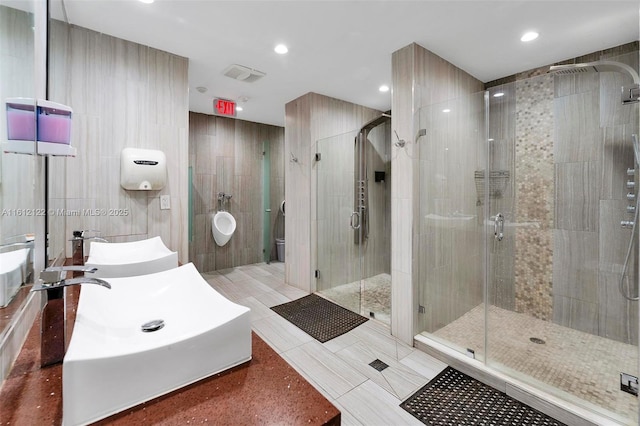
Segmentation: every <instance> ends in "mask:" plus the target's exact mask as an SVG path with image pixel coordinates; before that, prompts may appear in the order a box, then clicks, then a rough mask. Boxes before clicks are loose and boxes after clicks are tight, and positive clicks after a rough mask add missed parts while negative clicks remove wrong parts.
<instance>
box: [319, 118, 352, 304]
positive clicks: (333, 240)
mask: <svg viewBox="0 0 640 426" xmlns="http://www.w3.org/2000/svg"><path fill="white" fill-rule="evenodd" d="M357 135H358V133H357V131H352V132H348V133H344V134H341V135H337V136H333V137H330V138H326V139H320V140H318V141H317V142H316V153H317V155H318V156H317V159H316V161H315V165H314V168H315V170H316V177H317V180H316V185H317V186H316V190H317V198H316V229H317V257H316V258H317V271H318V272H317V278H316V291H317V292H318V293H319V294H320V295H322V296H324V297H326V298H328V299H330V300H332V301H333V302H335V303H337V304H339V305H340V306H343V307H345V308H347V309H349V310H351V311H353V312H357V313H360V304H361V303H360V299H361V277H362V272H361V271H362V256H361V251H360V250H361V245H359V244H355V241H356V239H357V238H358V237H359V235H360V232H361V230H362V226H360V225H361V223H360V221H359V217H358V216H359V214H358V212H356V211H355V209H354V199H355V188H356V186H355V185H354V182H355V180H356V174H355V171H354V164H355V152H354V141H355V138H356V136H357Z"/></svg>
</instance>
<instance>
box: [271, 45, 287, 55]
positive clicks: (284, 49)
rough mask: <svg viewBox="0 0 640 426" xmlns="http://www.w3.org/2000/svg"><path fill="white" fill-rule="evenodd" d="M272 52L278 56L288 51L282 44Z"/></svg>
mask: <svg viewBox="0 0 640 426" xmlns="http://www.w3.org/2000/svg"><path fill="white" fill-rule="evenodd" d="M273 50H274V51H275V52H276V53H278V54H280V55H284V54H285V53H287V52H288V51H289V48H288V47H287V46H285V45H284V44H279V45H277V46H276V47H275V48H274V49H273Z"/></svg>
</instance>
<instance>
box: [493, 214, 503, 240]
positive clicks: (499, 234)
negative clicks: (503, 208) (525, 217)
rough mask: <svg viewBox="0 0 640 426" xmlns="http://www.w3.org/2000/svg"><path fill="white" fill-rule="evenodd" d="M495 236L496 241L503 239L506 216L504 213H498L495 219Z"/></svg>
mask: <svg viewBox="0 0 640 426" xmlns="http://www.w3.org/2000/svg"><path fill="white" fill-rule="evenodd" d="M493 237H494V238H495V239H496V241H502V239H503V238H504V216H503V215H502V213H498V214H496V217H495V219H494V220H493Z"/></svg>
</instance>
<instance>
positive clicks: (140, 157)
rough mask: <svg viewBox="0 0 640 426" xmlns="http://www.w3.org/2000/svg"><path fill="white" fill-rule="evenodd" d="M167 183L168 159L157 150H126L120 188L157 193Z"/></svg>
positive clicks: (121, 159) (121, 170) (123, 155)
mask: <svg viewBox="0 0 640 426" xmlns="http://www.w3.org/2000/svg"><path fill="white" fill-rule="evenodd" d="M166 183H167V157H166V156H165V155H164V152H162V151H157V150H155V149H139V148H125V149H123V150H122V154H121V157H120V186H122V187H123V188H124V189H129V190H134V191H156V190H159V189H162V188H164V186H165V185H166Z"/></svg>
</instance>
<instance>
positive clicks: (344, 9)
mask: <svg viewBox="0 0 640 426" xmlns="http://www.w3.org/2000/svg"><path fill="white" fill-rule="evenodd" d="M64 6H65V8H66V14H67V17H68V22H69V23H71V24H75V25H79V26H82V27H86V28H90V29H93V30H95V31H99V32H103V33H106V34H110V35H113V36H116V37H120V38H123V39H126V40H131V41H134V42H137V43H141V44H144V45H147V46H151V47H154V48H157V49H161V50H165V51H168V52H172V53H174V54H177V55H181V56H184V57H187V58H189V98H190V99H189V104H190V110H191V111H196V112H203V113H209V114H211V113H212V110H213V105H212V99H213V98H214V97H222V98H227V99H232V100H237V99H238V98H240V97H243V96H246V97H247V98H249V100H248V101H247V102H245V103H244V104H242V106H243V107H244V111H242V112H239V113H238V118H241V119H244V120H250V121H256V122H261V123H268V124H274V125H279V126H282V125H284V105H285V104H286V103H287V102H289V101H291V100H293V99H295V98H297V97H299V96H302V95H304V94H305V93H308V92H316V93H321V94H324V95H328V96H332V97H335V98H339V99H343V100H346V101H350V102H354V103H357V104H361V105H365V106H368V107H371V108H376V109H379V110H388V109H390V108H391V93H390V92H387V93H380V92H379V91H378V87H379V86H380V85H381V84H387V85H391V54H392V53H393V52H394V51H396V50H398V49H400V48H402V47H404V46H406V45H408V44H410V43H412V42H416V43H418V44H420V45H422V46H424V47H425V48H427V49H429V50H430V51H432V52H434V53H436V54H438V55H440V56H441V57H443V58H444V59H446V60H447V61H449V62H451V63H453V64H455V65H456V66H458V67H459V68H462V69H463V70H465V71H467V72H468V73H469V74H471V75H473V76H475V77H476V78H478V79H479V80H481V81H483V82H487V81H491V80H494V79H497V78H500V77H505V76H508V75H511V74H514V73H516V72H519V71H524V70H527V69H531V68H534V67H538V66H543V65H547V64H551V63H554V62H558V61H561V60H564V59H567V58H572V57H576V56H579V55H582V54H585V53H590V52H593V51H597V50H601V49H605V48H608V47H612V46H617V45H620V44H623V43H628V42H631V41H635V40H638V39H639V36H638V33H639V2H638V1H637V0H636V1H575V0H574V1H543V0H538V1H518V0H511V1H479V0H477V1H452V0H449V1H398V0H388V1H373V0H361V1H330V0H325V1H306V0H299V1H251V2H250V1H242V0H236V1H217V0H209V1H206V0H200V1H192V0H156V1H155V3H153V4H143V3H141V2H139V1H137V0H64ZM52 15H53V16H54V17H55V18H57V19H63V15H62V8H61V3H60V0H57V1H56V2H54V5H53V7H52ZM532 29H533V30H536V31H537V32H539V33H540V37H539V38H538V39H537V40H535V41H533V42H530V43H527V44H525V43H522V42H520V36H521V35H522V34H523V33H524V32H525V31H527V30H532ZM278 43H285V44H286V45H288V47H289V53H288V54H286V55H283V56H281V55H278V54H276V53H275V52H274V51H273V48H274V46H275V45H276V44H278ZM231 64H240V65H245V66H247V67H250V68H254V69H257V70H260V71H263V72H265V73H266V74H267V75H266V77H264V78H262V79H261V80H259V81H257V82H255V83H245V82H240V81H235V80H232V79H230V78H228V77H225V76H223V75H222V71H223V70H224V69H225V68H226V67H227V66H229V65H231ZM198 86H204V87H207V88H208V91H207V92H206V93H204V94H201V93H199V92H198V91H196V90H195V88H196V87H198Z"/></svg>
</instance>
